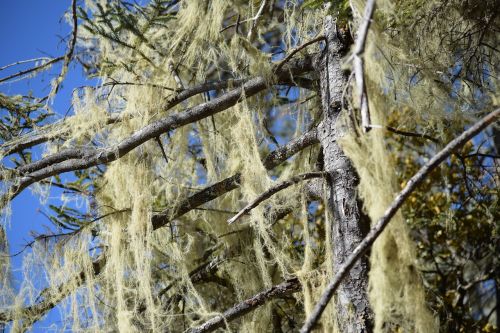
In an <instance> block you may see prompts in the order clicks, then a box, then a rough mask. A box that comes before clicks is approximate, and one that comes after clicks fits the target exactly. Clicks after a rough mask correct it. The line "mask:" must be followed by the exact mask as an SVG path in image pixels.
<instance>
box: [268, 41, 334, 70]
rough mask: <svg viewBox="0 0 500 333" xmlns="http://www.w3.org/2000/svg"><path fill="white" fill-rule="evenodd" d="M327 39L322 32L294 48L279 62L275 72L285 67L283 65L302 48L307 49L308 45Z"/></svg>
mask: <svg viewBox="0 0 500 333" xmlns="http://www.w3.org/2000/svg"><path fill="white" fill-rule="evenodd" d="M325 39H326V37H325V36H324V35H323V34H321V35H320V36H317V37H314V38H313V39H311V40H309V41H307V42H305V43H304V44H302V45H300V46H298V47H296V48H294V49H293V50H292V51H291V52H290V53H289V54H288V55H287V56H286V57H285V58H284V59H283V60H281V61H280V62H279V63H278V65H276V69H275V70H274V72H278V71H280V70H281V68H282V67H283V65H285V64H286V63H287V62H288V61H290V59H292V58H293V56H294V55H296V54H297V53H298V52H300V51H301V50H303V49H305V48H306V47H307V46H309V45H311V44H314V43H317V42H320V41H322V40H325Z"/></svg>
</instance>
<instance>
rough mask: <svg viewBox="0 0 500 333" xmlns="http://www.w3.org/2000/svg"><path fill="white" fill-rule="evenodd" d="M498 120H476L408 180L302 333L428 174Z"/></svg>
mask: <svg viewBox="0 0 500 333" xmlns="http://www.w3.org/2000/svg"><path fill="white" fill-rule="evenodd" d="M499 118H500V109H497V110H495V111H493V112H492V113H490V114H489V115H487V116H486V117H484V118H482V119H481V120H479V121H478V122H477V123H475V124H474V125H473V126H472V127H471V128H469V129H468V130H466V131H465V132H463V133H462V134H461V135H460V136H459V137H457V138H456V139H454V140H452V141H451V142H450V143H448V145H446V147H444V148H443V149H442V150H441V151H440V152H439V153H437V154H436V155H434V157H433V158H432V159H431V160H429V162H427V163H426V164H425V165H424V166H423V167H422V168H420V170H418V172H417V173H416V174H415V175H414V176H413V177H411V179H410V180H409V181H408V183H407V184H406V186H405V188H404V189H403V190H402V191H401V192H399V194H398V195H397V196H396V198H395V199H394V201H393V202H392V203H391V205H390V206H389V207H388V208H387V210H386V211H385V213H384V215H382V217H381V218H380V219H379V220H378V222H377V224H375V226H373V227H372V228H371V230H370V232H369V233H368V234H367V235H366V237H365V238H364V239H363V241H361V243H359V245H358V246H357V247H356V248H355V249H354V251H353V252H352V253H351V255H350V256H349V257H348V258H347V259H346V261H345V263H344V264H343V265H342V266H341V267H340V268H339V269H338V271H337V273H336V274H335V276H334V277H333V279H332V280H331V282H330V283H329V284H328V286H327V287H326V289H325V291H324V292H323V294H322V295H321V298H320V300H319V301H318V303H317V304H316V306H315V308H314V310H313V312H312V314H311V316H310V317H309V318H308V319H307V321H306V322H305V323H304V326H302V328H301V329H300V332H301V333H308V332H311V331H312V329H313V327H314V325H315V324H316V322H317V321H318V320H319V318H320V317H321V314H322V313H323V311H324V310H325V308H326V306H327V305H328V303H329V302H330V299H331V298H332V296H333V294H334V292H335V290H337V288H338V287H339V285H340V283H341V282H342V279H343V278H344V277H345V276H346V275H347V274H348V273H349V271H350V269H351V268H352V267H353V266H354V264H355V263H356V261H358V260H359V258H361V256H362V255H363V254H364V253H365V252H366V251H367V250H368V249H369V248H370V246H371V245H372V244H373V243H374V242H375V240H376V239H377V238H378V236H380V234H381V233H382V231H384V229H385V227H387V225H388V224H389V222H390V221H391V218H392V217H393V216H394V215H395V214H396V213H397V211H398V210H399V208H401V206H402V205H403V203H404V202H405V201H406V199H408V197H409V196H410V195H411V193H412V192H413V191H414V190H415V189H416V188H417V186H418V185H420V183H422V182H423V181H424V180H425V178H426V177H427V176H428V175H429V173H430V172H431V171H432V170H434V169H435V168H436V167H437V166H438V165H439V164H441V163H442V162H443V161H444V160H446V159H447V158H448V156H450V155H451V154H452V153H453V151H454V150H455V149H457V148H460V147H462V146H463V145H464V144H465V143H466V142H467V141H469V140H470V139H472V138H473V137H474V136H476V135H477V134H479V133H480V132H481V131H482V130H484V129H485V128H486V127H488V126H489V125H490V124H492V123H493V122H495V121H497V120H498V119H499Z"/></svg>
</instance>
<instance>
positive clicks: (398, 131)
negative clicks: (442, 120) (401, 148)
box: [368, 124, 439, 143]
mask: <svg viewBox="0 0 500 333" xmlns="http://www.w3.org/2000/svg"><path fill="white" fill-rule="evenodd" d="M368 127H369V128H379V129H385V130H388V131H389V132H392V133H395V134H399V135H403V136H411V137H415V138H423V139H427V140H430V141H432V142H434V143H439V140H438V139H436V138H433V137H432V136H430V135H427V134H421V133H414V132H407V131H401V130H398V129H397V128H394V127H391V126H382V125H374V124H370V125H368Z"/></svg>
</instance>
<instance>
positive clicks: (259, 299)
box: [188, 278, 301, 333]
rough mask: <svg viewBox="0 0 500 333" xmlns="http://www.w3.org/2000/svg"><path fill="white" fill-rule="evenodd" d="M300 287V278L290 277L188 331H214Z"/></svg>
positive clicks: (201, 332)
mask: <svg viewBox="0 0 500 333" xmlns="http://www.w3.org/2000/svg"><path fill="white" fill-rule="evenodd" d="M300 289H301V286H300V282H299V279H298V278H291V279H288V280H286V281H285V282H283V283H280V284H278V285H275V286H272V287H271V288H269V289H267V290H265V291H262V292H260V293H258V294H256V295H254V296H252V297H250V298H248V299H246V300H244V301H243V302H241V303H238V304H236V305H234V306H233V307H232V308H230V309H228V310H226V311H224V313H222V314H221V315H219V316H217V317H214V318H212V319H210V320H208V321H206V322H205V323H204V324H203V325H201V326H198V327H195V328H191V329H189V330H188V333H208V332H213V331H215V330H216V329H218V328H221V327H224V326H225V325H226V324H227V322H230V321H232V320H234V319H236V318H239V317H241V316H243V315H245V314H247V313H249V312H250V311H253V310H254V309H256V308H258V307H260V306H262V305H264V304H265V303H266V302H267V301H269V300H271V299H273V298H280V297H284V296H287V295H290V294H292V293H295V292H298V291H299V290H300Z"/></svg>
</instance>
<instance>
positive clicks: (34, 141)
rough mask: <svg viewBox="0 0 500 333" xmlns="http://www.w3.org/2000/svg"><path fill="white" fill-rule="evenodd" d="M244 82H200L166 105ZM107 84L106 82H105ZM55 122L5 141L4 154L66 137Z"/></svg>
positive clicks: (113, 117) (114, 117)
mask: <svg viewBox="0 0 500 333" xmlns="http://www.w3.org/2000/svg"><path fill="white" fill-rule="evenodd" d="M243 83H244V80H242V79H235V80H220V81H215V82H204V83H200V84H199V85H196V86H194V87H190V88H188V89H184V90H182V91H180V92H179V93H178V94H176V95H174V96H173V97H171V98H169V99H168V100H167V102H166V105H165V110H169V109H171V108H173V107H174V106H176V105H178V104H179V103H181V102H183V101H185V100H187V99H188V98H190V97H193V96H195V95H197V94H200V93H203V92H207V91H210V90H219V89H225V88H228V87H239V86H240V85H242V84H243ZM105 85H106V84H105ZM121 120H122V119H121V117H119V116H117V115H116V114H111V115H110V116H109V119H108V120H107V124H108V125H111V124H114V123H117V122H119V121H121ZM53 125H54V124H51V125H47V127H42V130H45V129H47V128H48V129H49V130H47V131H45V132H39V133H37V134H33V133H29V134H27V135H26V136H23V137H21V138H18V139H15V140H13V141H9V142H6V143H3V144H2V145H1V150H0V151H1V154H2V155H3V156H7V155H11V154H14V153H18V152H20V151H22V150H23V149H28V148H31V147H33V146H36V145H39V144H41V143H45V142H47V141H50V140H54V139H59V138H61V137H64V135H66V134H67V133H68V132H69V131H70V130H69V129H65V130H61V131H58V132H57V133H53V132H52V133H51V132H50V127H53ZM59 125H61V124H59Z"/></svg>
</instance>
